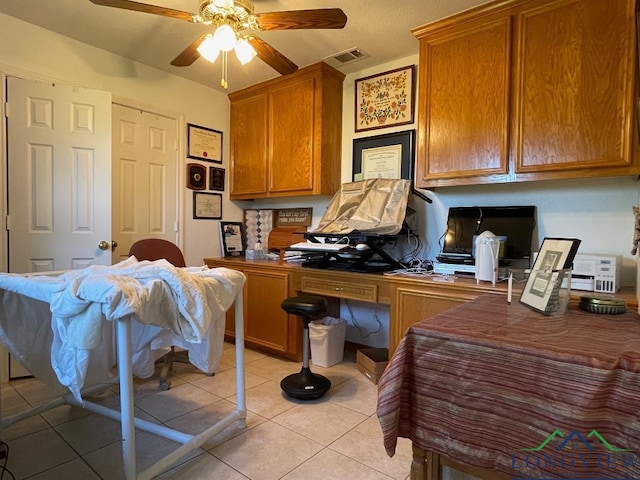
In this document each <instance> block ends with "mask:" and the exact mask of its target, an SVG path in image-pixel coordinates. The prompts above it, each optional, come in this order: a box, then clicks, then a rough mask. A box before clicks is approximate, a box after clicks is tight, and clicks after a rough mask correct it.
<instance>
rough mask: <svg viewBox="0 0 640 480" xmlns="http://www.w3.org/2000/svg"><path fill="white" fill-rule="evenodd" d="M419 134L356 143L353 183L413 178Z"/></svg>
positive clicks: (360, 140) (397, 134) (408, 131)
mask: <svg viewBox="0 0 640 480" xmlns="http://www.w3.org/2000/svg"><path fill="white" fill-rule="evenodd" d="M415 134H416V131H415V130H407V131H404V132H397V133H388V134H385V135H377V136H375V137H365V138H355V139H354V140H353V181H359V180H367V179H369V178H391V179H395V178H398V179H399V178H405V179H409V180H411V179H412V178H413V158H414V151H415V146H414V143H415Z"/></svg>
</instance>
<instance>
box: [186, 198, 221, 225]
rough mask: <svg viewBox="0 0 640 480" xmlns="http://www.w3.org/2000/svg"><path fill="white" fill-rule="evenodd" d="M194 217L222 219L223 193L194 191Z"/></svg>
mask: <svg viewBox="0 0 640 480" xmlns="http://www.w3.org/2000/svg"><path fill="white" fill-rule="evenodd" d="M193 218H205V219H210V220H220V219H221V218H222V195H221V194H219V193H207V192H193Z"/></svg>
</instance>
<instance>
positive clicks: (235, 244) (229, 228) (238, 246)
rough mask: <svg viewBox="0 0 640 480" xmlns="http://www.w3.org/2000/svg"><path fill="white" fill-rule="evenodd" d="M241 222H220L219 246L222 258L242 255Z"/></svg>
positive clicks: (242, 236)
mask: <svg viewBox="0 0 640 480" xmlns="http://www.w3.org/2000/svg"><path fill="white" fill-rule="evenodd" d="M243 238H244V235H243V231H242V222H220V245H221V246H222V255H223V256H224V257H239V256H242V255H244V242H243V240H242V239H243Z"/></svg>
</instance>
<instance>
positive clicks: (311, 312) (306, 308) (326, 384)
mask: <svg viewBox="0 0 640 480" xmlns="http://www.w3.org/2000/svg"><path fill="white" fill-rule="evenodd" d="M280 306H281V307H282V309H283V310H284V311H285V312H287V313H289V314H291V315H297V316H299V317H302V321H303V322H304V330H303V337H302V370H300V372H299V373H292V374H291V375H288V376H286V377H285V378H283V379H282V381H281V382H280V388H282V391H284V393H286V394H287V395H288V396H290V397H292V398H297V399H299V400H314V399H316V398H320V397H321V396H323V395H324V394H325V393H327V392H328V391H329V389H330V388H331V381H329V379H328V378H327V377H323V376H322V375H318V374H316V373H312V372H311V369H310V368H309V322H311V320H313V319H314V318H315V317H318V316H319V315H322V314H323V313H325V312H326V311H327V300H326V299H324V298H322V297H315V296H312V295H301V296H298V297H291V298H286V299H284V300H283V301H282V304H281V305H280Z"/></svg>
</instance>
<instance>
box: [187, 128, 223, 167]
mask: <svg viewBox="0 0 640 480" xmlns="http://www.w3.org/2000/svg"><path fill="white" fill-rule="evenodd" d="M187 157H189V158H195V159H198V160H205V161H207V162H215V163H222V132H220V131H218V130H213V129H212V128H206V127H199V126H198V125H192V124H190V123H187Z"/></svg>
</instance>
